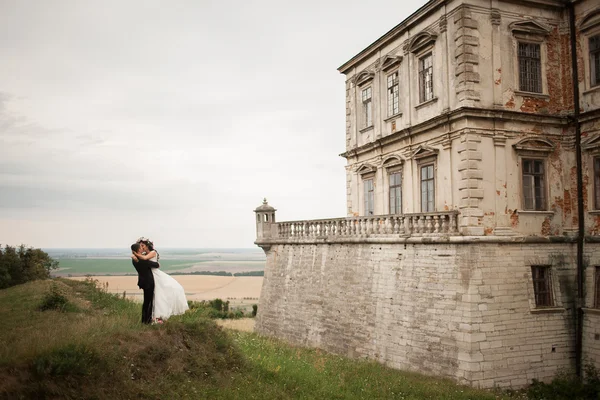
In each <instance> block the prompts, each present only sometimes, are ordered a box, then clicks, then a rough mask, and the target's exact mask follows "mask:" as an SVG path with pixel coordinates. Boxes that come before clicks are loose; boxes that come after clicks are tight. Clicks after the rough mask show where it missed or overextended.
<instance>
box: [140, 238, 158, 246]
mask: <svg viewBox="0 0 600 400" xmlns="http://www.w3.org/2000/svg"><path fill="white" fill-rule="evenodd" d="M135 242H136V243H142V242H144V243H149V244H150V245H151V246H154V243H153V242H152V240H150V239H148V238H145V237H143V236H142V237H140V238H138V240H136V241H135Z"/></svg>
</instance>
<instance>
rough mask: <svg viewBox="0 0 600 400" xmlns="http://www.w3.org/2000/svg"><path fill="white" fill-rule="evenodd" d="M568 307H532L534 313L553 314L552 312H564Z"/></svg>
mask: <svg viewBox="0 0 600 400" xmlns="http://www.w3.org/2000/svg"><path fill="white" fill-rule="evenodd" d="M565 311H566V309H564V308H562V307H544V308H532V309H531V313H532V314H546V313H548V314H552V313H563V312H565Z"/></svg>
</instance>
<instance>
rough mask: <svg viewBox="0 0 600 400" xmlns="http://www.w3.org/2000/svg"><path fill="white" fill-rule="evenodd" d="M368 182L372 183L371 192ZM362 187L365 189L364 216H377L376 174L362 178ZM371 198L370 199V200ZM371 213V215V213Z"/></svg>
mask: <svg viewBox="0 0 600 400" xmlns="http://www.w3.org/2000/svg"><path fill="white" fill-rule="evenodd" d="M367 182H371V188H370V189H371V190H367ZM362 187H363V190H362V192H363V201H362V203H363V204H362V205H363V215H364V216H367V217H368V216H371V215H375V174H374V173H371V174H367V175H363V176H362ZM369 196H370V199H369ZM369 200H371V209H369ZM369 211H371V213H369Z"/></svg>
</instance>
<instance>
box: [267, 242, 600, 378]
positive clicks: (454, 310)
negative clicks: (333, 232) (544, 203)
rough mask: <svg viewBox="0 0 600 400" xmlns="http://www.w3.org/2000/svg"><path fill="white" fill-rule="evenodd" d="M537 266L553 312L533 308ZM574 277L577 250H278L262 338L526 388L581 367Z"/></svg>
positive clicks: (522, 246)
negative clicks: (546, 278) (548, 272)
mask: <svg viewBox="0 0 600 400" xmlns="http://www.w3.org/2000/svg"><path fill="white" fill-rule="evenodd" d="M586 252H587V251H586ZM599 254H600V253H592V252H591V251H589V252H587V254H586V256H587V257H598V255H599ZM593 262H595V263H596V264H600V260H597V259H595V261H593ZM536 264H550V265H552V278H553V292H554V300H555V305H556V307H554V308H551V309H545V310H541V309H536V307H535V299H534V295H533V284H532V278H531V267H530V266H531V265H536ZM575 270H576V268H575V245H574V244H571V243H550V242H546V243H524V242H522V243H517V242H514V241H508V240H507V241H506V242H505V243H479V244H474V243H448V242H447V243H433V242H432V243H408V242H406V243H387V244H378V243H354V244H349V243H348V244H345V243H337V244H325V243H320V244H317V243H312V244H308V243H307V244H278V245H272V246H271V247H270V249H269V250H268V251H267V265H266V269H265V280H264V286H263V289H262V293H261V299H260V306H259V314H258V317H257V325H256V329H257V331H258V332H259V333H261V334H266V335H270V336H276V337H279V338H282V339H285V340H288V341H291V342H293V343H295V344H299V345H307V346H314V347H319V348H322V349H325V350H327V351H331V352H333V353H337V354H342V355H345V356H350V357H367V358H371V359H376V360H378V361H380V362H382V363H384V364H386V365H389V366H391V367H394V368H398V369H403V370H414V371H419V372H424V373H427V374H432V375H438V376H445V377H449V378H453V379H455V380H457V381H459V382H464V383H468V384H471V385H473V386H476V387H486V388H489V387H494V386H500V387H507V386H512V387H520V386H524V385H526V384H527V383H530V382H531V380H532V379H534V378H535V379H540V380H545V381H548V380H550V379H551V378H552V377H553V376H554V375H555V374H556V373H557V372H558V370H559V369H561V368H572V367H573V366H574V337H575V336H574V332H573V329H574V320H573V313H572V308H573V301H574V295H575V294H574V290H575V288H576V281H575ZM592 325H593V323H592V321H591V320H590V319H589V318H588V319H587V320H586V327H588V328H590V327H592V328H594V327H593V326H592ZM597 328H598V323H597V322H596V325H595V329H596V332H598V331H597ZM589 336H590V335H589V334H588V336H586V338H588V340H587V342H586V349H588V348H589V349H590V351H592V350H593V349H595V350H593V351H596V352H597V351H598V349H599V347H598V345H597V344H598V343H599V342H600V341H595V342H594V344H590V340H589ZM591 336H592V339H593V336H594V334H593V333H591ZM594 345H595V347H594ZM596 354H597V353H596Z"/></svg>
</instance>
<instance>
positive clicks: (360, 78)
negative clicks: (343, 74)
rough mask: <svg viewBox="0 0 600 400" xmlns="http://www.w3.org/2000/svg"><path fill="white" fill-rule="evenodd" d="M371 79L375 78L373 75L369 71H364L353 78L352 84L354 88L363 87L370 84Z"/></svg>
mask: <svg viewBox="0 0 600 400" xmlns="http://www.w3.org/2000/svg"><path fill="white" fill-rule="evenodd" d="M373 78H375V73H374V72H373V71H370V70H365V71H362V72H360V73H358V75H356V76H355V77H354V79H353V83H354V84H355V85H356V86H363V85H365V84H367V83H369V82H371V81H372V80H373Z"/></svg>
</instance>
